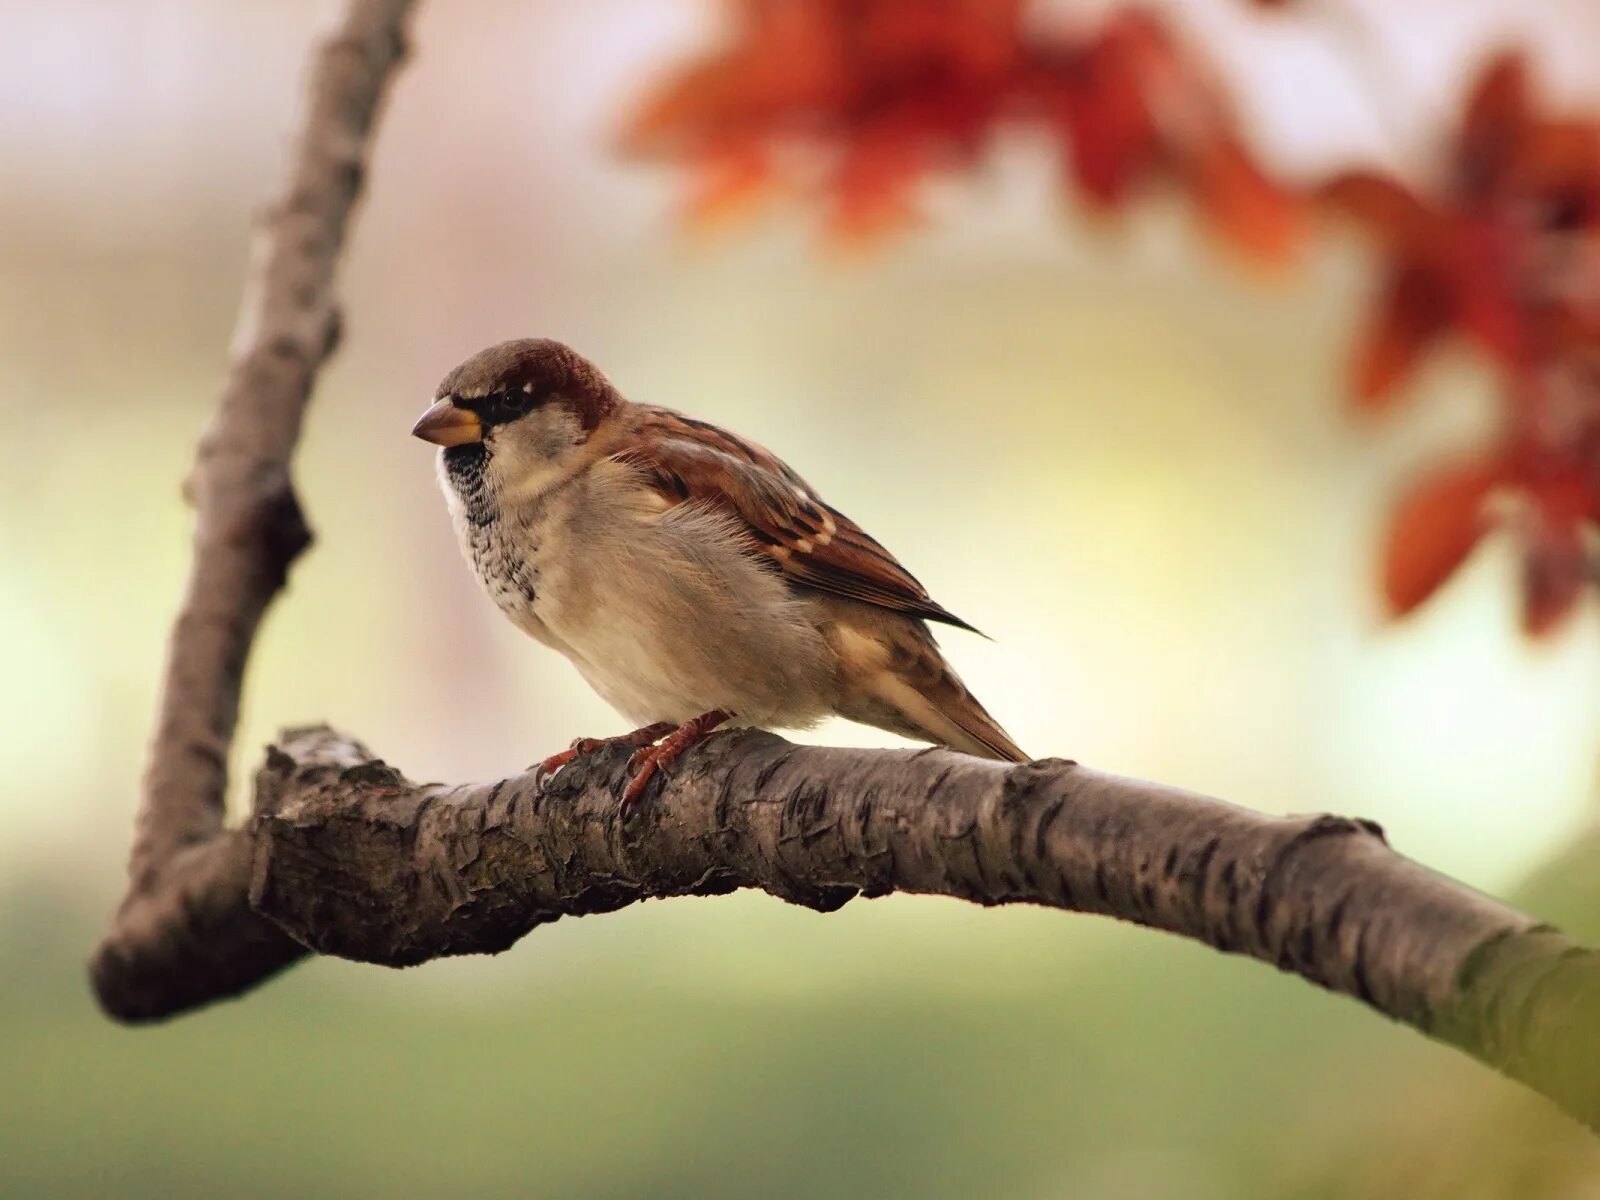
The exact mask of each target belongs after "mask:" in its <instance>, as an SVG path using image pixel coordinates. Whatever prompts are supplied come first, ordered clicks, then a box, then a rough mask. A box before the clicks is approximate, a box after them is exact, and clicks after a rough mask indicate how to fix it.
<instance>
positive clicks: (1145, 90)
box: [629, 0, 1300, 261]
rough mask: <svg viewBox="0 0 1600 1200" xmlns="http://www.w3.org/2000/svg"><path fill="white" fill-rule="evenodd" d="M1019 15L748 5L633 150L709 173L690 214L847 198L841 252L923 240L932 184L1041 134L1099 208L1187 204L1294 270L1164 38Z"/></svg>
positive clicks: (787, 0)
mask: <svg viewBox="0 0 1600 1200" xmlns="http://www.w3.org/2000/svg"><path fill="white" fill-rule="evenodd" d="M1023 7H1024V6H1023V4H1022V3H1021V0H739V3H737V4H736V6H735V31H734V38H733V42H732V44H731V45H730V46H729V47H728V48H727V49H725V50H724V51H722V52H721V53H719V54H716V55H714V56H712V57H709V58H706V59H703V60H701V61H699V62H697V63H695V64H693V65H691V66H690V67H688V68H687V69H685V70H683V71H682V72H680V73H679V74H678V76H677V77H676V78H675V79H673V80H671V81H669V82H668V83H667V84H666V85H665V86H663V87H662V88H660V89H659V90H658V91H657V92H656V93H655V94H654V96H653V97H652V98H651V99H650V101H649V102H648V103H647V104H646V105H645V106H644V107H643V108H642V110H641V111H640V112H639V113H638V114H637V116H636V117H635V119H634V121H633V123H632V126H631V129H630V131H629V143H630V145H631V146H632V148H634V149H635V150H638V151H643V152H655V153H664V154H669V155H672V156H674V157H678V158H683V159H687V160H689V161H691V162H694V163H696V164H698V167H699V171H698V188H697V191H696V193H695V194H694V196H693V198H692V200H691V205H690V212H691V215H693V216H694V217H695V218H697V219H701V220H704V219H706V218H714V217H718V216H721V215H723V214H724V213H726V212H727V211H729V210H730V209H731V208H733V207H734V206H736V205H742V204H744V203H746V202H748V201H749V200H751V199H753V198H755V197H756V196H758V195H760V194H761V193H762V192H764V191H767V190H770V189H771V188H772V187H773V186H774V185H778V184H788V185H791V186H794V187H797V188H801V189H808V188H809V189H814V190H819V191H822V192H823V193H825V194H826V195H828V196H829V197H830V198H831V214H830V218H829V226H830V229H831V231H832V232H833V233H835V234H837V235H844V236H846V237H855V238H859V237H863V236H867V235H872V234H877V233H881V232H884V231H885V230H887V229H891V228H893V227H896V226H900V225H903V224H906V223H907V222H908V221H910V220H911V219H912V218H913V217H914V216H915V213H916V205H915V192H916V188H917V185H918V184H919V183H920V182H921V181H922V180H923V179H924V178H925V177H926V176H928V175H930V174H932V173H934V172H937V171H940V170H945V169H949V168H952V167H965V166H970V165H971V164H972V163H974V162H975V160H976V159H977V158H978V156H979V155H980V153H981V152H982V150H983V149H984V148H985V146H986V145H987V143H988V139H989V137H990V136H991V135H992V134H993V133H994V131H995V130H996V128H997V127H999V126H1000V125H1002V124H1004V123H1007V122H1019V123H1020V122H1028V123H1033V124H1042V125H1043V126H1044V127H1045V128H1046V129H1048V130H1049V131H1051V132H1052V133H1053V134H1054V135H1055V136H1056V137H1057V138H1058V139H1059V141H1060V144H1061V146H1062V150H1063V155H1064V158H1065V161H1066V163H1067V166H1068V169H1069V171H1070V172H1071V175H1072V177H1073V179H1074V180H1075V181H1076V182H1077V184H1078V186H1079V188H1080V189H1081V190H1082V193H1083V195H1084V196H1085V197H1086V198H1087V199H1088V200H1089V201H1090V202H1091V203H1093V204H1095V205H1097V206H1100V207H1105V208H1114V207H1118V206H1120V205H1122V204H1124V203H1126V202H1127V201H1128V200H1129V199H1130V198H1131V196H1132V195H1133V193H1134V192H1136V191H1137V190H1138V189H1140V188H1142V187H1146V186H1148V185H1151V184H1153V183H1155V182H1157V181H1166V182H1168V183H1171V184H1174V185H1176V186H1178V187H1180V188H1183V189H1185V190H1186V191H1187V192H1188V193H1189V194H1190V195H1191V196H1192V197H1193V198H1194V200H1195V202H1196V205H1197V207H1198V208H1199V210H1200V211H1201V212H1202V213H1203V214H1204V215H1205V216H1206V217H1207V219H1208V221H1209V223H1210V225H1211V227H1212V228H1213V229H1214V230H1215V231H1216V232H1217V233H1218V234H1219V235H1220V236H1222V237H1223V238H1224V239H1226V240H1227V241H1229V242H1230V243H1232V244H1233V245H1235V246H1238V247H1239V248H1241V249H1243V250H1245V251H1247V252H1249V253H1252V254H1254V255H1256V256H1259V257H1262V258H1266V259H1268V260H1274V261H1275V260H1280V259H1282V258H1284V257H1285V256H1286V255H1287V254H1288V252H1289V250H1290V249H1291V247H1292V244H1293V242H1294V235H1295V232H1296V229H1297V227H1298V224H1299V222H1298V220H1297V218H1298V215H1299V212H1300V202H1299V201H1298V200H1296V199H1295V198H1293V197H1292V196H1291V195H1290V193H1289V192H1287V191H1286V190H1284V189H1282V188H1279V187H1277V186H1275V185H1274V184H1272V183H1271V182H1270V181H1269V180H1268V179H1267V178H1266V176H1265V175H1264V174H1263V173H1262V172H1261V171H1260V170H1259V169H1257V167H1256V166H1255V164H1254V163H1253V162H1252V160H1251V159H1250V157H1249V155H1248V154H1246V153H1245V151H1244V149H1243V148H1242V146H1241V145H1240V143H1239V140H1238V137H1237V134H1236V133H1235V130H1234V119H1233V114H1232V112H1231V110H1230V108H1229V106H1228V105H1227V103H1226V101H1225V99H1224V97H1223V96H1222V94H1221V92H1220V90H1219V89H1217V88H1216V87H1215V86H1214V84H1213V82H1212V80H1211V78H1210V77H1209V76H1208V75H1207V74H1206V73H1205V72H1203V71H1202V70H1200V69H1199V67H1198V66H1197V64H1196V63H1195V62H1193V61H1192V60H1190V59H1189V58H1188V57H1186V56H1185V55H1183V54H1182V53H1180V51H1179V48H1178V47H1177V45H1176V44H1175V43H1174V42H1173V40H1172V39H1171V38H1170V37H1169V36H1168V35H1167V33H1166V31H1165V30H1164V28H1163V27H1162V26H1161V25H1160V24H1159V23H1158V22H1157V21H1156V20H1155V18H1153V17H1151V16H1149V15H1147V14H1144V13H1141V12H1138V11H1136V10H1129V11H1124V12H1122V13H1120V14H1119V15H1117V16H1114V17H1113V18H1112V19H1111V20H1109V21H1108V22H1107V23H1106V24H1105V25H1104V26H1103V27H1102V28H1101V29H1100V30H1099V31H1098V32H1097V33H1096V34H1095V35H1094V36H1091V37H1087V38H1083V37H1076V36H1073V35H1069V34H1067V33H1064V32H1060V31H1055V32H1051V31H1036V30H1033V29H1031V27H1028V26H1026V25H1025V24H1024V21H1023Z"/></svg>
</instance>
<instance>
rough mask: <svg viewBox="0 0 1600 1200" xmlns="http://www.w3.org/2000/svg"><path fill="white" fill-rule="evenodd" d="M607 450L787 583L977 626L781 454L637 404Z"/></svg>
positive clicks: (665, 497)
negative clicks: (711, 514)
mask: <svg viewBox="0 0 1600 1200" xmlns="http://www.w3.org/2000/svg"><path fill="white" fill-rule="evenodd" d="M612 457H613V458H616V459H619V460H622V461H626V462H630V463H633V464H635V465H637V466H639V467H640V468H642V469H643V470H644V471H645V472H646V475H647V477H648V479H649V480H650V483H651V485H652V486H653V487H655V489H656V490H657V491H658V492H659V493H660V495H661V496H662V497H663V498H664V499H666V500H667V501H668V502H669V503H673V504H681V503H687V502H690V501H695V502H699V503H702V504H707V505H710V506H711V507H713V508H716V509H718V510H720V511H723V512H726V513H729V514H731V515H733V516H735V517H737V518H738V519H739V520H740V521H741V522H742V523H743V524H744V526H745V528H746V529H748V530H749V533H750V539H751V543H752V548H753V549H755V550H756V551H758V552H759V553H761V554H763V555H765V556H766V557H767V558H769V559H771V561H772V562H773V563H774V564H776V565H777V567H778V568H779V569H780V570H781V571H782V572H783V573H784V574H785V575H787V576H788V577H789V578H790V579H792V580H793V581H794V582H795V583H799V584H804V585H805V586H807V587H812V588H816V589H817V590H818V591H822V592H829V593H831V594H833V595H835V596H844V597H847V598H848V599H851V600H859V601H861V602H863V603H866V604H873V605H876V606H878V607H879V608H886V609H889V610H890V611H892V612H899V613H905V614H906V615H908V616H914V617H923V618H925V619H927V620H930V621H942V622H944V623H945V624H947V625H956V626H959V627H960V628H962V629H971V630H972V631H973V632H974V633H977V632H978V631H977V630H976V629H973V627H972V626H971V625H969V624H967V622H965V621H963V620H962V619H961V618H960V617H958V616H956V615H955V614H954V613H951V612H948V611H947V610H946V609H945V608H944V607H943V606H941V605H940V604H938V603H937V602H935V601H934V599H933V598H932V597H931V596H929V595H928V591H927V589H926V588H924V587H923V586H922V584H920V583H918V582H917V580H916V578H915V577H914V576H913V575H912V574H911V572H909V571H907V570H906V569H905V568H904V567H902V566H901V565H900V564H899V563H898V562H896V561H895V558H894V556H893V555H892V554H890V553H889V552H888V551H887V550H885V549H884V548H883V547H882V546H880V545H879V544H878V543H877V541H876V540H874V539H873V537H872V536H871V535H870V534H869V533H867V532H866V530H864V529H862V528H861V526H859V525H857V524H856V523H855V522H854V521H852V520H851V519H850V518H849V517H847V516H845V515H844V514H843V513H841V512H839V511H838V510H837V509H835V508H831V507H830V506H828V505H827V504H824V503H823V502H822V501H821V500H819V499H818V498H817V494H816V493H815V492H814V491H813V490H812V489H811V486H810V485H809V484H807V483H806V481H805V480H804V479H801V478H800V476H799V475H797V474H795V473H794V471H792V470H790V469H789V467H788V466H787V465H785V464H784V463H783V461H782V460H781V459H779V458H777V457H775V456H774V455H772V454H770V453H768V452H767V451H766V450H763V449H762V448H761V447H760V446H757V445H755V444H753V443H751V442H747V441H745V440H744V439H742V438H739V437H736V436H735V435H733V434H731V433H729V432H728V431H727V430H725V429H719V428H717V427H716V426H715V425H710V424H707V423H706V422H704V421H697V420H695V419H694V418H692V417H686V416H683V415H682V414H681V413H675V412H672V411H670V410H668V409H658V408H646V409H642V410H641V415H640V417H639V419H638V421H637V423H636V424H635V425H634V426H633V429H632V433H631V436H630V437H629V438H628V439H627V440H626V441H625V442H624V444H623V445H621V446H619V447H617V448H616V449H614V450H613V451H612Z"/></svg>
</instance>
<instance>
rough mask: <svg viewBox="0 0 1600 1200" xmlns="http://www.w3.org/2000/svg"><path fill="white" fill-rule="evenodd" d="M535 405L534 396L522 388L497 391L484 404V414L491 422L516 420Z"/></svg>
mask: <svg viewBox="0 0 1600 1200" xmlns="http://www.w3.org/2000/svg"><path fill="white" fill-rule="evenodd" d="M532 407H533V396H532V395H531V394H530V393H528V392H525V391H523V390H522V389H521V388H514V389H509V390H507V391H503V392H495V393H494V394H493V395H492V396H490V397H489V399H488V401H487V402H486V403H485V404H484V409H485V412H484V416H485V417H487V418H488V420H489V421H490V423H491V424H499V423H500V422H503V421H514V420H516V419H517V418H518V417H520V416H522V414H523V413H525V412H527V411H528V410H529V409H530V408H532Z"/></svg>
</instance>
